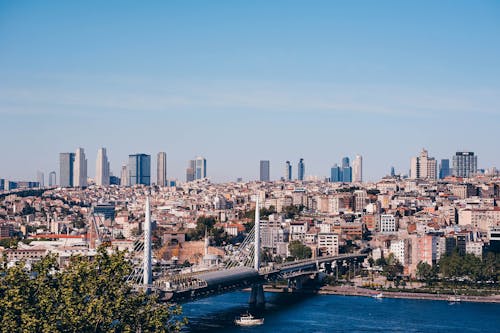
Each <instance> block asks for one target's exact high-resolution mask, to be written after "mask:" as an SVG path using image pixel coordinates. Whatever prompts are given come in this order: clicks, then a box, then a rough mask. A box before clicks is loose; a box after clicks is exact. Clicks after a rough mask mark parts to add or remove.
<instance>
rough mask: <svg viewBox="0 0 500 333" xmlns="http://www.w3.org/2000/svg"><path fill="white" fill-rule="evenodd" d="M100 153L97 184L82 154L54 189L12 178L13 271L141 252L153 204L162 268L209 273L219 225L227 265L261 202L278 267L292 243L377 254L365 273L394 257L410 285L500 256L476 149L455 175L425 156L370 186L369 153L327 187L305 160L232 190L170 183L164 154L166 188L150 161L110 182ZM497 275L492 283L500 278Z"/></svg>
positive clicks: (494, 210) (191, 172)
mask: <svg viewBox="0 0 500 333" xmlns="http://www.w3.org/2000/svg"><path fill="white" fill-rule="evenodd" d="M97 156H98V157H97V160H96V173H95V174H96V176H95V178H94V179H90V178H88V177H87V169H88V166H87V164H88V163H87V159H86V158H85V153H84V150H83V149H82V148H78V149H77V150H76V152H75V153H61V154H60V172H59V175H60V176H59V182H56V172H50V174H49V181H48V186H44V179H43V174H42V173H40V172H39V173H38V179H37V181H36V182H35V181H33V182H17V183H16V182H12V181H4V180H2V182H1V184H2V185H4V184H5V185H4V187H5V189H4V190H3V192H1V196H2V201H1V206H0V221H1V222H0V228H1V229H0V230H1V233H0V237H1V238H2V240H3V241H2V244H3V245H4V248H3V249H2V251H3V252H2V254H3V255H4V258H6V259H7V261H8V262H9V263H10V264H14V263H15V262H17V261H20V260H27V261H28V262H31V261H36V260H39V259H41V258H42V257H44V256H45V255H47V254H48V253H56V254H58V256H59V259H60V260H64V258H68V257H70V256H71V255H73V254H75V253H82V254H86V255H90V256H91V255H93V254H95V249H96V248H97V245H96V242H99V241H100V242H103V241H104V240H107V241H110V242H111V243H112V244H113V245H115V244H116V245H117V246H118V248H120V249H128V250H132V248H133V246H134V240H136V239H137V237H138V236H139V235H140V234H141V230H143V222H144V220H143V219H144V210H143V207H144V203H145V199H146V197H147V196H150V197H151V203H152V219H153V221H154V224H155V229H154V236H155V251H156V252H155V259H156V260H157V261H158V262H169V263H173V262H174V261H175V262H178V263H182V264H184V263H185V264H189V265H202V264H203V263H204V262H203V260H204V256H203V255H204V242H203V241H202V240H201V239H202V237H204V235H203V230H204V229H203V228H205V229H206V228H208V235H209V238H210V245H211V247H210V253H211V254H214V255H216V256H217V259H216V260H215V262H217V263H221V262H224V261H225V256H226V255H228V252H227V246H228V245H230V244H237V242H238V241H241V239H242V237H244V236H245V235H246V233H248V231H249V230H248V224H249V223H250V222H252V219H253V215H252V214H251V211H252V210H253V211H255V197H256V196H257V197H258V198H259V200H260V203H261V207H262V212H261V216H262V225H261V237H262V248H263V249H264V250H265V251H266V255H267V256H268V260H269V261H276V260H278V261H283V260H286V259H287V258H288V259H290V258H291V259H293V257H294V254H293V253H291V251H290V244H291V243H292V242H300V244H301V245H303V246H304V247H305V248H307V249H308V250H309V251H310V253H309V255H308V256H312V255H314V256H322V255H337V254H339V253H348V252H354V251H364V252H366V251H369V253H370V256H369V258H370V262H371V264H366V263H368V259H367V260H366V263H365V266H366V267H365V268H370V267H377V266H374V265H373V263H374V262H380V261H381V259H384V258H385V260H387V258H388V256H391V257H392V258H393V259H395V260H396V261H397V264H398V265H399V267H401V268H400V269H401V271H400V272H398V274H397V275H398V278H416V277H420V276H419V273H421V272H420V271H419V264H420V265H422V263H425V264H427V265H428V266H429V267H430V268H436V267H437V266H438V265H439V262H440V259H441V258H442V257H444V256H451V255H453V254H454V253H455V252H456V253H458V254H459V255H460V256H465V255H473V256H475V257H477V258H480V259H483V258H486V257H487V256H488V255H489V254H497V253H498V252H499V250H500V208H498V206H497V200H498V197H499V196H500V187H499V186H500V183H499V182H500V181H499V177H498V173H497V171H496V170H495V169H494V168H492V169H490V170H481V169H478V167H477V164H478V161H477V156H476V155H475V154H474V153H473V152H457V153H456V154H455V156H453V159H452V164H451V167H450V163H449V160H447V159H443V160H441V162H440V163H439V168H438V163H437V161H436V159H435V158H433V157H430V156H429V154H428V152H427V150H425V149H423V150H422V151H421V152H420V154H419V156H417V157H414V158H412V159H411V161H409V162H410V163H409V164H410V174H409V176H401V175H398V174H395V172H394V169H393V168H392V169H391V170H390V174H389V175H387V176H386V177H384V178H382V179H381V180H380V181H378V182H373V183H366V182H363V159H362V157H361V156H359V155H358V156H356V158H355V159H354V162H353V164H352V166H351V164H350V161H349V158H348V157H344V158H343V159H342V163H341V165H340V166H339V165H337V164H335V165H334V166H333V167H332V168H331V177H330V178H327V179H324V180H314V179H312V180H308V177H307V176H306V171H305V170H306V168H305V161H304V160H303V159H300V161H299V162H298V164H297V168H296V173H295V175H296V177H293V172H292V165H291V163H290V162H289V161H286V162H285V163H284V164H283V171H284V172H283V177H282V178H281V179H280V180H277V181H271V180H270V176H269V175H270V172H269V169H270V162H269V161H268V160H263V161H260V165H259V167H260V169H259V172H260V178H259V180H256V181H250V182H243V181H241V180H239V181H238V182H232V183H221V184H214V183H211V182H210V180H209V178H208V177H207V160H206V159H205V158H203V157H197V158H196V159H194V160H191V161H189V163H188V168H187V169H186V181H185V182H179V181H172V180H168V177H167V158H166V153H164V152H160V153H158V155H157V167H156V183H154V182H152V181H151V179H152V177H151V169H152V168H151V156H150V155H147V154H134V155H130V156H129V163H128V164H127V165H124V166H123V167H122V173H121V177H120V178H118V177H115V176H112V175H110V172H109V161H108V159H107V155H106V149H105V148H102V149H99V151H98V154H97ZM35 193H36V194H35ZM96 216H98V218H99V223H98V224H95V222H94V220H95V218H96ZM200 223H201V224H202V226H201V227H200ZM97 235H99V237H97ZM13 240H15V242H13ZM49 240H50V241H49ZM18 241H19V243H18ZM5 245H6V246H5ZM212 252H213V253H212ZM205 254H206V253H205ZM301 259H302V258H301ZM495 267H496V270H494V271H492V272H491V274H490V276H488V280H491V281H497V279H498V273H499V272H498V267H497V266H495ZM379 268H381V267H379ZM420 268H421V267H420ZM469 278H472V277H470V276H469ZM384 283H387V281H385V282H384Z"/></svg>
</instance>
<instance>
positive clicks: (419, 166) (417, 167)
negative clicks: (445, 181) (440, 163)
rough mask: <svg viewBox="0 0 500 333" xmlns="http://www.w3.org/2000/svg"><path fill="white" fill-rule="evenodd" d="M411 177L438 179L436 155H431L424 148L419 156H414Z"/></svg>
mask: <svg viewBox="0 0 500 333" xmlns="http://www.w3.org/2000/svg"><path fill="white" fill-rule="evenodd" d="M410 178H412V179H437V162H436V159H435V158H434V157H429V153H428V152H427V150H425V149H422V152H421V153H420V156H419V157H412V159H411V165H410Z"/></svg>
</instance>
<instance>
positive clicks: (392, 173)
mask: <svg viewBox="0 0 500 333" xmlns="http://www.w3.org/2000/svg"><path fill="white" fill-rule="evenodd" d="M390 174H391V177H394V176H396V170H394V167H393V166H391V173H390Z"/></svg>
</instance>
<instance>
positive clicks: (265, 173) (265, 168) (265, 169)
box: [259, 160, 270, 182]
mask: <svg viewBox="0 0 500 333" xmlns="http://www.w3.org/2000/svg"><path fill="white" fill-rule="evenodd" d="M269 174H270V162H269V161H268V160H262V161H260V178H259V179H260V181H261V182H268V181H269V180H270V176H269Z"/></svg>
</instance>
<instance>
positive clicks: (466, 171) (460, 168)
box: [453, 151, 477, 178]
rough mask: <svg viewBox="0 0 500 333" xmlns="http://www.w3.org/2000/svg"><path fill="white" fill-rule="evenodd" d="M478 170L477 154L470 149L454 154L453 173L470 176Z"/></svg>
mask: <svg viewBox="0 0 500 333" xmlns="http://www.w3.org/2000/svg"><path fill="white" fill-rule="evenodd" d="M476 172H477V156H475V155H474V153H473V152H470V151H462V152H457V153H456V154H455V156H453V175H454V176H456V177H462V178H469V177H471V176H472V175H473V174H475V173H476Z"/></svg>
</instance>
